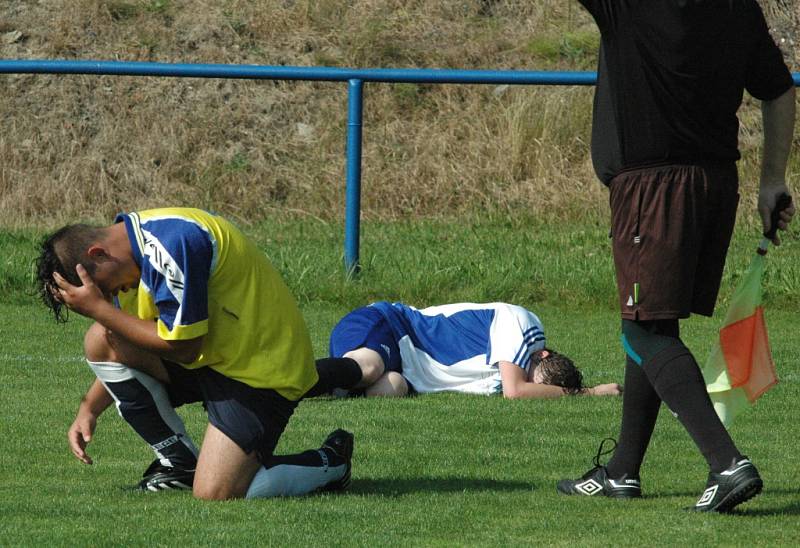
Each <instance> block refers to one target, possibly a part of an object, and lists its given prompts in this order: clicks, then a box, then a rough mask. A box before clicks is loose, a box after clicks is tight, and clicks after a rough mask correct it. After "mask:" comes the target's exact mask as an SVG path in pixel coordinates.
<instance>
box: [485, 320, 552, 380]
mask: <svg viewBox="0 0 800 548" xmlns="http://www.w3.org/2000/svg"><path fill="white" fill-rule="evenodd" d="M489 344H490V346H491V348H490V350H489V352H487V358H488V363H489V364H496V363H498V362H501V361H505V362H511V363H513V364H516V365H518V366H520V367H521V368H523V369H525V370H526V371H527V369H528V368H529V367H530V363H531V354H533V353H534V352H535V351H537V350H540V349H542V348H544V346H545V336H544V328H543V327H542V324H541V322H540V321H539V318H537V317H536V315H535V314H533V313H532V312H530V311H529V310H526V309H524V308H522V307H521V306H515V305H500V306H499V307H498V308H497V310H496V312H495V315H494V320H493V321H492V325H491V327H490V331H489Z"/></svg>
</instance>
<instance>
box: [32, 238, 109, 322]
mask: <svg viewBox="0 0 800 548" xmlns="http://www.w3.org/2000/svg"><path fill="white" fill-rule="evenodd" d="M102 238H103V231H102V229H101V228H98V227H94V226H90V225H85V224H75V225H68V226H65V227H63V228H60V229H58V230H57V231H55V232H54V233H53V234H51V235H50V236H47V237H46V238H45V239H44V240H42V242H41V244H40V252H39V257H38V258H37V259H36V261H35V267H36V293H37V294H38V295H39V298H40V299H41V300H42V302H43V303H44V305H45V306H46V307H47V308H49V309H50V310H51V311H52V312H53V316H54V317H55V320H56V321H57V322H66V321H67V308H66V307H64V305H63V303H61V301H59V300H58V299H57V298H56V297H55V291H56V289H57V288H58V286H57V285H56V282H55V280H54V279H53V273H54V272H58V273H59V274H61V275H62V276H63V277H64V279H66V280H67V281H68V282H69V283H71V284H72V285H77V286H79V285H83V283H82V282H81V279H80V278H79V277H78V273H77V272H76V271H75V267H76V266H78V264H79V263H80V264H82V265H83V266H84V267H85V268H86V271H87V272H89V274H90V275H91V274H94V270H95V267H94V262H93V261H92V260H90V259H89V256H88V255H87V254H86V250H87V249H89V247H90V246H91V245H92V244H93V243H95V242H97V241H99V240H101V239H102Z"/></svg>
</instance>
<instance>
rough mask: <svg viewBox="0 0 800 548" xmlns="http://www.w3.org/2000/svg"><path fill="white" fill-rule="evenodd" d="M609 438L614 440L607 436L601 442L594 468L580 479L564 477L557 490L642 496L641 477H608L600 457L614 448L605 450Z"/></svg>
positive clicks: (574, 493)
mask: <svg viewBox="0 0 800 548" xmlns="http://www.w3.org/2000/svg"><path fill="white" fill-rule="evenodd" d="M607 440H611V441H613V442H614V447H616V441H614V440H613V439H612V438H606V439H604V440H603V441H602V442H600V448H599V449H598V450H597V455H595V457H594V468H592V469H591V470H589V471H588V472H586V473H585V474H584V475H583V476H581V477H580V478H578V479H575V480H570V479H563V480H561V481H559V482H558V483H557V484H556V490H557V491H558V492H559V493H561V494H562V495H583V496H587V497H592V496H594V495H601V496H604V497H610V498H614V499H634V498H639V497H641V496H642V484H641V482H640V481H639V478H629V477H627V475H625V476H622V477H621V478H618V479H612V478H609V477H608V470H607V469H606V467H605V466H603V465H602V464H600V457H601V456H603V455H605V454H607V453H610V452H611V451H613V450H614V448H613V447H612V448H611V450H610V451H606V452H603V445H604V444H605V442H606V441H607Z"/></svg>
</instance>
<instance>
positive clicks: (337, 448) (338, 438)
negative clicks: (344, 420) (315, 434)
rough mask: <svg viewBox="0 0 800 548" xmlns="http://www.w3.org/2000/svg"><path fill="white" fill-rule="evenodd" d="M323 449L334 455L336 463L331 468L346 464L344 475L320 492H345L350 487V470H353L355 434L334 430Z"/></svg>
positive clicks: (323, 443) (327, 484)
mask: <svg viewBox="0 0 800 548" xmlns="http://www.w3.org/2000/svg"><path fill="white" fill-rule="evenodd" d="M321 449H323V450H324V449H327V450H328V451H330V452H331V453H333V455H330V456H332V457H333V459H335V460H334V462H331V463H330V466H341V465H342V464H345V471H344V475H343V476H342V477H341V478H339V479H337V480H333V481H329V482H328V483H326V484H325V485H324V486H322V487H321V488H320V491H344V490H345V489H347V488H348V487H349V486H350V470H351V469H352V468H353V434H351V433H350V432H347V431H346V430H342V429H341V428H340V429H338V430H334V431H333V432H331V433H330V435H328V437H327V438H326V439H325V441H324V442H322V447H321Z"/></svg>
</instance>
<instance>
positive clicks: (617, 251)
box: [609, 164, 739, 320]
mask: <svg viewBox="0 0 800 548" xmlns="http://www.w3.org/2000/svg"><path fill="white" fill-rule="evenodd" d="M738 187H739V180H738V175H737V172H736V165H735V164H729V165H722V166H713V167H710V166H692V165H672V166H662V167H653V168H647V169H640V170H634V171H626V172H624V173H621V174H619V175H617V176H616V177H615V178H614V179H613V180H612V181H611V184H610V190H611V194H610V198H609V201H610V205H611V236H612V242H613V249H614V266H615V268H616V272H617V289H618V291H619V302H620V307H621V310H622V317H623V318H625V319H630V320H636V319H638V320H662V319H674V318H687V317H688V316H689V315H690V314H691V313H695V314H702V315H704V316H711V315H712V314H713V312H714V305H715V304H716V301H717V293H718V292H719V285H720V281H721V280H722V271H723V269H724V267H725V256H726V255H727V253H728V245H729V244H730V241H731V235H732V233H733V226H734V224H735V223H736V207H737V206H738V203H739V192H738Z"/></svg>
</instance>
